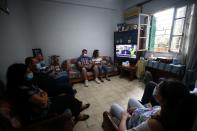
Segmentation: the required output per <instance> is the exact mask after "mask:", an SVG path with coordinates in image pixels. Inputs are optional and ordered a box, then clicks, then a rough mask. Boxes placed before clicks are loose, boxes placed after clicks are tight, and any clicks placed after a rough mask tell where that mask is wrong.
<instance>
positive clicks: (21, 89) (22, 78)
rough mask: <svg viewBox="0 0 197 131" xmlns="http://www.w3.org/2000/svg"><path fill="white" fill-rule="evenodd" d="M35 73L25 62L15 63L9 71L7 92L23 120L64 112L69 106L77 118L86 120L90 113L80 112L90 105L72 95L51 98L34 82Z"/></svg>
mask: <svg viewBox="0 0 197 131" xmlns="http://www.w3.org/2000/svg"><path fill="white" fill-rule="evenodd" d="M32 79H33V73H32V72H31V71H30V70H29V69H28V68H27V67H26V66H25V65H24V64H13V65H11V66H10V67H9V68H8V71H7V93H8V97H9V98H10V100H11V102H12V103H13V104H14V105H15V106H14V107H15V108H16V110H17V112H18V113H19V114H20V116H22V118H23V120H25V121H29V120H32V119H36V118H37V117H43V116H46V115H48V114H49V113H57V114H62V113H63V112H64V111H65V110H66V109H67V108H69V109H70V110H71V112H72V114H73V116H74V117H75V120H86V119H88V118H89V115H85V114H84V115H81V114H80V112H81V111H82V110H84V109H86V108H88V107H89V104H86V105H83V104H82V102H81V101H79V100H77V99H76V98H74V97H73V96H70V95H62V96H56V97H52V98H49V97H48V94H47V93H46V92H45V91H43V90H41V89H40V88H39V87H38V86H36V85H34V84H32Z"/></svg>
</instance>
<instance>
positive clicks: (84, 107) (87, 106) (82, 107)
mask: <svg viewBox="0 0 197 131" xmlns="http://www.w3.org/2000/svg"><path fill="white" fill-rule="evenodd" d="M89 107H90V104H89V103H88V104H85V105H82V106H81V111H83V110H85V109H87V108H89Z"/></svg>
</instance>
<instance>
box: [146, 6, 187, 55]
mask: <svg viewBox="0 0 197 131" xmlns="http://www.w3.org/2000/svg"><path fill="white" fill-rule="evenodd" d="M181 7H186V11H185V16H184V17H180V18H176V13H177V9H178V8H181ZM171 8H174V13H173V18H172V25H171V31H170V38H169V44H168V51H166V52H160V51H150V50H149V49H148V51H149V52H155V53H175V54H177V53H180V52H181V48H182V46H183V43H182V42H183V37H184V31H185V24H186V19H187V13H188V5H187V4H186V5H179V6H173V7H171ZM167 9H170V8H167ZM167 9H163V11H164V10H167ZM155 13H157V12H155ZM178 19H184V23H183V30H182V34H181V35H173V31H174V26H175V21H176V20H178ZM179 36H181V42H180V46H179V50H178V51H172V50H171V46H172V39H173V37H179ZM149 37H150V34H149Z"/></svg>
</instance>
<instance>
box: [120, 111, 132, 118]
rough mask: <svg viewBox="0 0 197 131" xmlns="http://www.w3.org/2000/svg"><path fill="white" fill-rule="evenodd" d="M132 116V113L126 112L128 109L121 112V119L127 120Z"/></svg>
mask: <svg viewBox="0 0 197 131" xmlns="http://www.w3.org/2000/svg"><path fill="white" fill-rule="evenodd" d="M130 116H131V115H130V114H129V113H128V112H126V111H124V112H122V113H121V119H122V120H127V118H128V117H130Z"/></svg>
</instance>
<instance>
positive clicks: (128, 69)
mask: <svg viewBox="0 0 197 131" xmlns="http://www.w3.org/2000/svg"><path fill="white" fill-rule="evenodd" d="M119 69H120V78H121V77H122V76H123V74H124V73H126V72H128V73H129V78H130V80H133V79H135V76H136V67H135V65H130V66H120V67H119Z"/></svg>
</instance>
